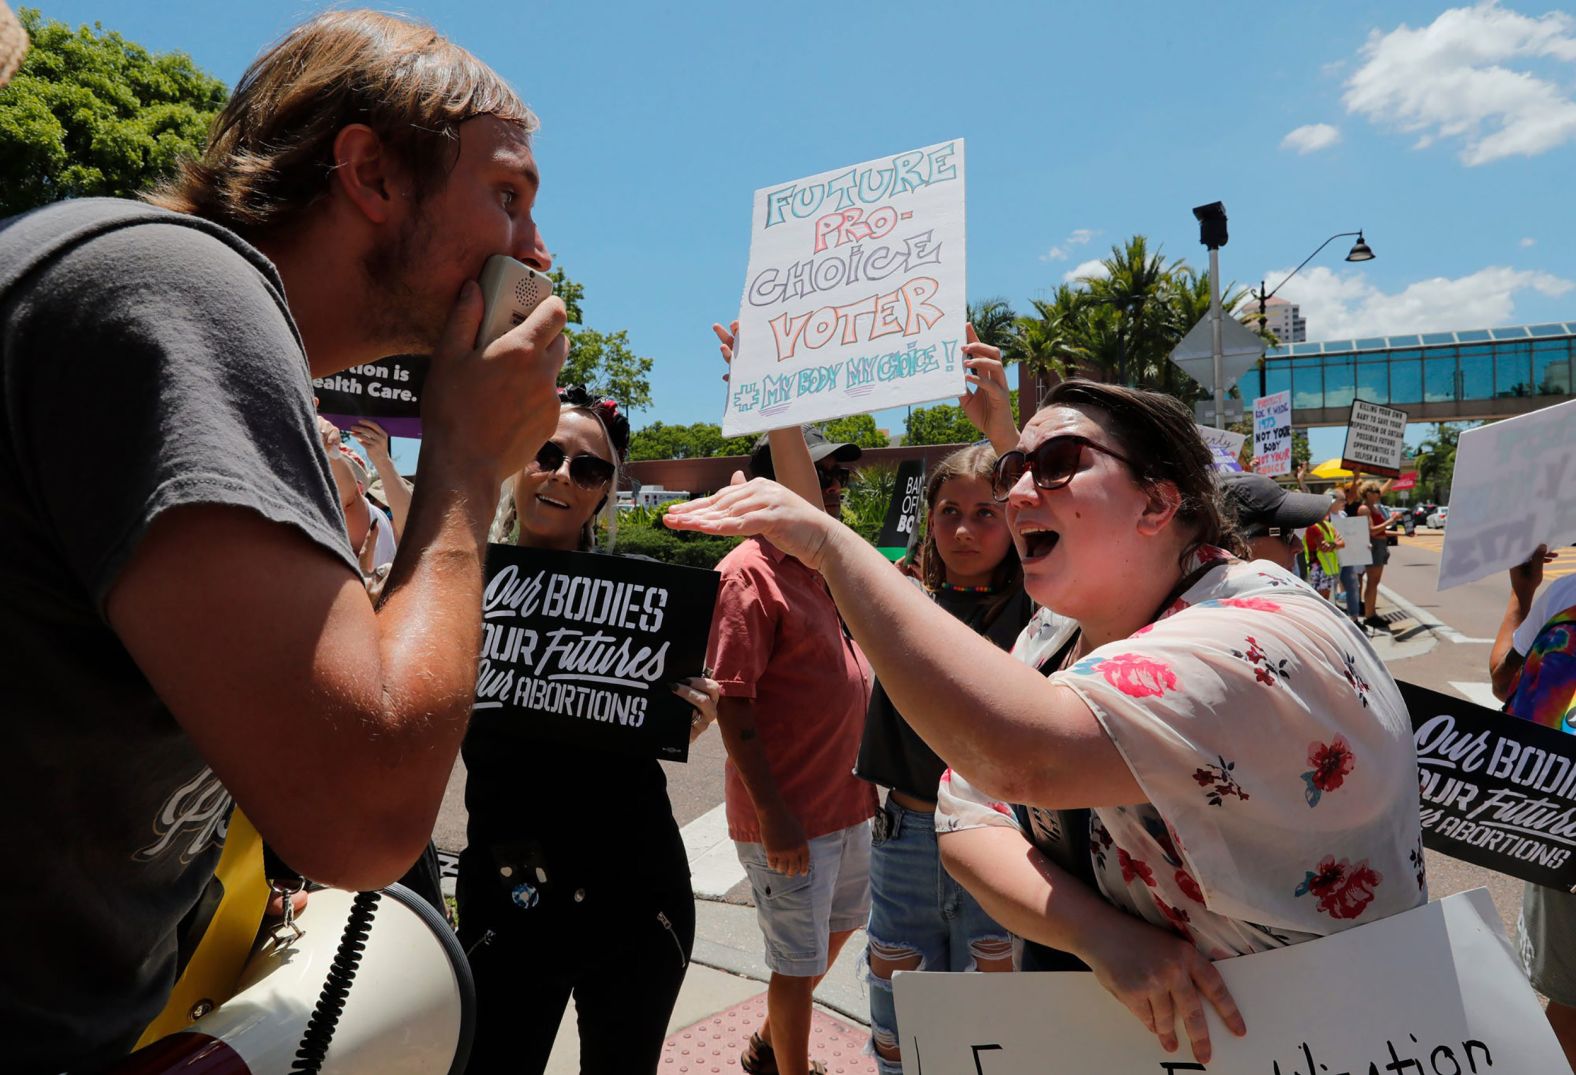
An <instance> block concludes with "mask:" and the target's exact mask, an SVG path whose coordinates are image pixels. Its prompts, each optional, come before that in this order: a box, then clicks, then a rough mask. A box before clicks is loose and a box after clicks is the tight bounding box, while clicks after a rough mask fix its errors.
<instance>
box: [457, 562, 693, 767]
mask: <svg viewBox="0 0 1576 1075" xmlns="http://www.w3.org/2000/svg"><path fill="white" fill-rule="evenodd" d="M718 579H719V576H718V574H717V573H716V572H715V571H700V570H697V569H695V568H692V567H674V566H672V565H670V564H663V563H658V562H657V561H654V560H644V559H636V558H633V557H621V556H598V555H596V554H594V553H584V552H554V551H550V550H545V549H522V548H519V547H517V546H514V545H489V546H488V547H487V587H486V589H485V590H484V591H483V595H482V655H481V664H480V666H479V668H478V671H477V677H476V701H475V706H474V708H475V711H476V714H477V716H478V717H481V718H482V719H485V720H486V721H487V722H488V723H489V724H491V725H493V726H495V727H505V726H511V725H513V723H514V722H516V721H518V722H520V724H521V727H520V731H521V733H522V734H524V735H527V736H529V737H530V738H532V739H539V740H545V741H549V742H558V743H571V744H576V745H581V746H587V747H593V748H595V749H599V750H611V751H618V752H620V753H630V754H640V755H643V756H647V757H657V758H661V759H663V760H664V761H687V760H688V759H689V730H690V720H691V718H692V717H693V716H694V712H695V711H694V709H693V708H692V707H691V706H690V704H689V703H688V702H686V701H684V700H683V699H682V698H679V697H678V696H677V695H675V694H674V693H673V691H672V684H673V683H674V682H676V681H677V680H680V679H685V678H687V677H689V676H698V675H700V673H701V669H702V668H703V667H704V665H705V661H706V640H707V637H708V635H710V633H711V617H712V610H713V606H714V605H715V604H716V601H717V582H718ZM483 714H485V716H484V717H483Z"/></svg>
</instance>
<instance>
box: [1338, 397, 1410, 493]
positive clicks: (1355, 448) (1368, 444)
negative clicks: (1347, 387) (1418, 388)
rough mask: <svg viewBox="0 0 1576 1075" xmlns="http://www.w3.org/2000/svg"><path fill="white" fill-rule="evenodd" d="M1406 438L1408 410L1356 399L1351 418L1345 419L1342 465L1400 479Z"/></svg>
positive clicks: (1354, 469)
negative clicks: (1402, 452) (1399, 409)
mask: <svg viewBox="0 0 1576 1075" xmlns="http://www.w3.org/2000/svg"><path fill="white" fill-rule="evenodd" d="M1405 437H1406V412H1405V411H1398V410H1396V409H1395V408H1394V407H1381V406H1379V404H1377V403H1369V402H1368V401H1367V400H1363V399H1354V400H1352V413H1351V416H1350V417H1349V418H1347V420H1346V447H1345V448H1344V449H1343V450H1342V452H1341V466H1343V467H1345V468H1346V469H1348V470H1353V471H1362V472H1364V473H1368V474H1382V475H1384V476H1385V477H1387V478H1398V477H1400V476H1401V448H1402V446H1403V444H1404V441H1405Z"/></svg>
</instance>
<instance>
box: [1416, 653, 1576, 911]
mask: <svg viewBox="0 0 1576 1075" xmlns="http://www.w3.org/2000/svg"><path fill="white" fill-rule="evenodd" d="M1400 687H1401V697H1403V698H1405V699H1406V708H1407V709H1408V710H1409V711H1410V712H1411V714H1412V732H1413V740H1414V742H1415V743H1416V746H1417V768H1418V773H1419V775H1420V777H1421V780H1422V820H1423V843H1424V844H1425V845H1426V846H1428V847H1431V848H1433V849H1434V850H1435V851H1438V852H1439V853H1440V854H1443V855H1449V856H1450V857H1451V858H1458V859H1464V860H1465V861H1467V862H1474V863H1476V864H1477V865H1479V866H1485V867H1487V868H1488V869H1490V870H1494V871H1496V872H1498V873H1508V874H1510V875H1511V876H1512V877H1519V878H1521V879H1522V880H1523V881H1531V882H1532V883H1533V884H1537V885H1547V886H1549V887H1550V888H1559V889H1566V890H1570V889H1571V888H1572V886H1573V885H1576V861H1573V857H1576V856H1573V853H1576V735H1566V734H1565V733H1564V732H1560V731H1556V730H1555V729H1553V728H1545V727H1543V726H1541V725H1538V724H1533V723H1531V722H1530V721H1525V720H1518V719H1516V718H1515V717H1511V716H1507V715H1506V714H1504V713H1500V712H1497V711H1495V710H1493V709H1485V708H1484V707H1483V706H1480V705H1473V704H1472V703H1471V702H1467V701H1463V700H1462V699H1460V698H1453V697H1451V696H1450V695H1448V694H1440V693H1439V692H1437V691H1431V690H1428V689H1427V688H1426V687H1419V686H1416V685H1414V684H1411V683H1401V684H1400Z"/></svg>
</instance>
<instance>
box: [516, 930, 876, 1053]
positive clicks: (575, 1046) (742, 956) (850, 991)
mask: <svg viewBox="0 0 1576 1075" xmlns="http://www.w3.org/2000/svg"><path fill="white" fill-rule="evenodd" d="M864 952H865V933H864V930H860V931H859V932H857V933H855V934H854V935H853V936H852V937H850V938H849V939H848V943H847V945H845V946H844V948H843V952H842V955H840V956H839V957H838V960H837V962H836V963H834V964H833V965H832V968H831V969H830V970H829V971H828V972H827V975H826V978H825V979H824V980H822V982H821V985H820V988H818V989H817V990H816V992H815V997H816V1002H817V1012H816V1016H815V1025H814V1026H813V1027H812V1031H811V1034H812V1038H811V1050H810V1055H811V1057H812V1058H814V1059H817V1060H825V1061H827V1068H828V1071H829V1072H847V1073H850V1075H852V1073H865V1072H870V1073H873V1072H874V1071H875V1061H874V1060H871V1059H869V1058H868V1057H865V1056H863V1055H862V1053H863V1046H864V1041H865V1039H866V1037H867V1036H868V1030H867V1029H866V1023H867V1022H868V1021H869V1014H868V1011H867V1008H866V997H865V984H864V982H862V981H861V980H860V978H859V966H860V964H861V963H862V962H863V960H864ZM769 976H770V972H769V971H768V970H767V969H766V964H765V962H764V960H763V958H762V950H761V933H760V929H759V927H758V926H757V925H756V923H755V909H754V908H753V907H740V906H738V905H736V904H731V903H718V902H713V901H711V900H697V901H695V950H694V953H693V954H692V956H691V959H690V968H689V973H687V974H686V975H685V976H684V987H683V988H682V989H681V990H680V991H679V999H678V1003H677V1004H676V1005H675V1006H674V1009H673V1017H672V1018H671V1019H670V1020H669V1021H668V1033H669V1035H670V1038H669V1041H670V1043H671V1045H670V1049H669V1053H670V1054H671V1055H665V1057H664V1060H665V1063H664V1064H663V1067H662V1071H663V1075H670V1073H671V1075H680V1073H683V1072H687V1071H708V1072H710V1071H736V1070H738V1056H739V1053H740V1052H741V1051H742V1050H743V1049H744V1046H745V1044H746V1043H747V1042H748V1041H749V1037H750V1033H751V1031H753V1030H754V1029H755V1028H756V1026H757V1025H758V1023H759V1019H760V1013H761V1011H762V1010H764V1002H765V992H766V984H765V983H766V980H767V978H768V977H769ZM754 998H760V999H759V1000H755V999H754ZM698 1024H705V1025H704V1026H699V1025H698ZM701 1031H704V1033H701ZM703 1039H704V1041H703ZM692 1040H693V1041H694V1043H695V1044H696V1045H699V1044H702V1043H704V1044H705V1045H707V1046H708V1048H707V1050H706V1052H705V1054H704V1055H702V1053H701V1051H700V1050H699V1049H698V1048H697V1049H694V1050H692V1049H691V1041H692ZM691 1053H692V1055H689V1054H691ZM713 1053H715V1054H716V1055H712V1054H713ZM579 1071H580V1038H579V1034H578V1032H577V1029H576V1025H575V1009H574V1005H573V1003H571V1004H570V1006H569V1009H568V1010H567V1011H566V1012H565V1013H564V1021H563V1022H562V1023H561V1024H560V1025H559V1027H558V1038H557V1040H556V1041H555V1042H554V1043H553V1055H552V1059H551V1060H550V1061H549V1062H548V1065H547V1075H578V1073H579Z"/></svg>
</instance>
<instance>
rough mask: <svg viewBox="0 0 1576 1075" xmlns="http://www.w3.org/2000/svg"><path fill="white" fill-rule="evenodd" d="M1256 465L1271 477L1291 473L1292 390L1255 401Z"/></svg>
mask: <svg viewBox="0 0 1576 1075" xmlns="http://www.w3.org/2000/svg"><path fill="white" fill-rule="evenodd" d="M1253 469H1254V471H1255V472H1257V473H1259V474H1268V475H1270V476H1271V477H1273V476H1275V475H1277V474H1290V473H1291V392H1290V391H1286V392H1272V393H1271V394H1270V395H1267V396H1260V397H1259V398H1258V399H1256V400H1254V401H1253Z"/></svg>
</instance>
